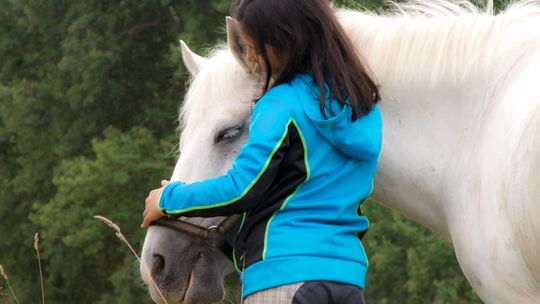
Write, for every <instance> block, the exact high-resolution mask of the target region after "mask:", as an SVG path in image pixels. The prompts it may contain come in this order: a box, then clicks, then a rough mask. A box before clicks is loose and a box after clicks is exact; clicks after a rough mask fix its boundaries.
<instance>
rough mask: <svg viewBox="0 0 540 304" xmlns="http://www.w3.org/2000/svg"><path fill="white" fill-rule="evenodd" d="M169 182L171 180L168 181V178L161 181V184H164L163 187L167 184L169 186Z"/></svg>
mask: <svg viewBox="0 0 540 304" xmlns="http://www.w3.org/2000/svg"><path fill="white" fill-rule="evenodd" d="M168 184H169V181H168V180H162V181H161V186H162V187H165V186H167V185H168Z"/></svg>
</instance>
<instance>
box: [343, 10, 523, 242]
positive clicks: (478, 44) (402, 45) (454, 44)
mask: <svg viewBox="0 0 540 304" xmlns="http://www.w3.org/2000/svg"><path fill="white" fill-rule="evenodd" d="M454 19H455V20H453V21H452V20H451V19H450V18H446V19H444V20H442V21H441V20H437V19H423V20H422V19H415V20H413V19H411V18H409V19H407V18H390V17H379V16H370V15H365V14H362V13H352V12H347V13H345V14H342V15H341V22H342V24H343V25H344V28H345V31H346V32H347V34H348V35H349V37H350V38H351V39H352V41H353V44H355V46H356V47H357V48H358V49H359V51H360V53H361V54H362V55H363V57H364V59H365V62H366V63H367V64H368V66H369V67H370V68H371V70H372V72H373V74H374V76H375V78H376V79H377V80H378V82H379V84H380V86H381V95H382V102H381V106H380V107H381V110H382V114H383V119H384V138H383V147H384V148H383V152H382V154H381V159H380V162H379V170H378V173H377V176H376V180H375V192H374V198H375V199H376V200H378V201H380V202H381V203H383V204H385V205H387V206H388V207H390V208H392V209H394V210H397V211H400V212H401V213H403V214H405V215H407V216H408V217H410V218H412V219H414V220H415V221H417V222H419V223H421V224H423V225H425V226H427V227H429V228H431V229H432V230H434V231H436V232H438V233H440V234H442V235H443V236H447V237H448V236H449V232H448V228H447V225H446V222H447V221H446V215H445V206H444V204H447V203H448V197H451V196H452V195H451V194H450V195H449V194H448V193H444V192H443V189H448V187H444V185H445V183H447V182H448V181H447V179H448V175H449V171H450V170H452V166H454V165H455V163H456V158H457V156H458V155H461V156H463V155H462V153H463V152H462V151H463V149H467V147H464V146H463V145H464V142H470V140H469V139H470V138H475V137H478V134H479V132H482V130H481V128H479V126H481V125H482V121H481V120H482V119H484V116H485V113H487V112H489V108H490V107H492V106H493V104H494V103H496V100H497V94H498V93H499V92H498V91H499V89H497V87H503V84H504V82H505V81H506V79H505V78H504V77H501V76H497V75H506V74H507V73H505V70H506V69H510V68H509V67H511V66H512V65H514V64H515V62H517V60H519V58H520V56H521V55H522V54H520V53H519V50H512V49H504V48H505V46H504V45H502V43H501V42H497V41H496V40H497V39H498V38H501V37H505V39H506V38H508V36H510V34H509V32H508V33H504V31H503V25H504V24H505V23H504V22H501V21H497V20H495V18H494V17H493V16H474V17H473V16H469V17H467V18H461V19H459V20H458V19H457V18H454ZM475 27H476V29H475V30H476V31H479V32H480V33H458V32H456V30H458V31H465V30H468V31H469V32H471V29H472V28H475ZM437 28H438V29H437ZM482 31H483V32H482ZM437 32H438V33H437ZM441 38H442V39H441ZM474 38H479V39H480V38H481V40H482V41H476V40H475V39H474ZM423 39H424V40H423ZM437 39H439V40H441V41H442V40H443V39H445V42H444V43H442V42H441V43H439V42H438V41H437ZM506 41H508V40H506ZM411 44H414V45H411ZM482 44H483V45H482ZM510 44H511V43H510ZM443 48H445V49H443ZM452 48H455V49H452ZM497 48H499V49H498V50H497V52H495V51H493V50H494V49H497ZM462 49H463V51H461V50H462ZM508 54H512V55H513V57H510V58H508V57H507V58H505V61H504V62H505V64H502V65H501V64H500V62H501V61H497V60H496V59H497V58H498V57H499V56H506V55H508ZM503 58H504V57H503ZM512 58H516V59H515V61H513V60H512ZM490 62H491V64H490ZM496 62H497V64H495V63H496ZM470 151H471V150H469V153H470Z"/></svg>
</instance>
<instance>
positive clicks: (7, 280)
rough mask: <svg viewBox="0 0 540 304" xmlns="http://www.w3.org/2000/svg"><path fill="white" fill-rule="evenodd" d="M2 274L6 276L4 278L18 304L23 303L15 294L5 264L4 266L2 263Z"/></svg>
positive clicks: (0, 269)
mask: <svg viewBox="0 0 540 304" xmlns="http://www.w3.org/2000/svg"><path fill="white" fill-rule="evenodd" d="M0 274H1V275H2V277H4V280H6V284H7V286H8V288H9V291H11V294H12V295H13V298H14V299H15V302H16V303H17V304H21V303H20V302H19V299H18V298H17V295H15V292H14V291H13V288H11V284H9V277H8V275H7V273H6V271H5V270H4V266H2V264H0Z"/></svg>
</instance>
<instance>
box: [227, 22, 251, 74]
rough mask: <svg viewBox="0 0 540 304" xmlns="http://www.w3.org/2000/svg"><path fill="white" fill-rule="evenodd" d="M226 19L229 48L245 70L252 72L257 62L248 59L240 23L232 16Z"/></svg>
mask: <svg viewBox="0 0 540 304" xmlns="http://www.w3.org/2000/svg"><path fill="white" fill-rule="evenodd" d="M225 20H226V22H227V44H228V45H229V50H230V51H231V53H232V54H233V55H234V58H235V59H236V61H238V63H240V65H241V66H242V67H243V68H244V70H246V72H247V73H249V74H252V73H253V72H254V71H255V64H254V63H250V62H248V61H247V60H246V45H245V44H244V41H243V40H242V37H240V23H239V22H238V21H237V20H236V19H234V18H232V17H227V18H225Z"/></svg>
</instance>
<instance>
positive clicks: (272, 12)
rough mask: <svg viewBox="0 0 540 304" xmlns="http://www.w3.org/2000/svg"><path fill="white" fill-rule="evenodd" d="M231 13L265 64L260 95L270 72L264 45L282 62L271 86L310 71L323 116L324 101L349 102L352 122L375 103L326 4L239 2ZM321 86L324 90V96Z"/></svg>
mask: <svg viewBox="0 0 540 304" xmlns="http://www.w3.org/2000/svg"><path fill="white" fill-rule="evenodd" d="M231 9H232V13H233V15H235V17H236V18H237V19H238V21H239V22H240V24H241V26H242V28H243V30H244V31H245V32H246V34H248V35H249V36H250V37H252V38H253V40H254V41H255V48H256V51H257V52H258V53H259V54H260V55H261V56H262V58H263V59H264V61H265V64H266V71H267V73H266V85H265V88H264V92H266V91H267V90H268V89H269V85H270V77H271V75H272V73H273V71H272V70H271V66H270V63H269V60H268V54H267V52H266V48H265V44H268V45H270V46H272V47H273V48H274V49H275V50H276V51H277V52H278V53H280V54H285V58H286V63H285V65H284V68H283V70H282V71H281V72H280V73H279V76H277V79H274V83H273V86H276V85H279V84H282V83H287V82H290V81H291V80H292V79H293V78H294V76H295V75H297V74H299V73H305V72H308V71H311V73H312V74H313V77H314V80H315V82H316V83H317V85H318V87H319V89H320V96H319V103H320V109H321V113H322V115H323V116H324V117H326V114H325V112H324V103H325V99H326V98H327V97H328V96H330V97H331V98H333V99H336V100H337V101H338V102H339V103H340V104H342V105H344V104H347V103H349V104H350V105H351V106H352V108H353V115H352V117H351V120H353V121H354V120H356V119H357V118H359V117H361V116H362V115H363V114H367V113H369V112H370V111H371V110H372V108H373V105H374V104H376V103H378V102H379V100H380V94H379V89H378V87H377V85H376V84H375V81H374V80H373V79H371V77H370V76H369V74H368V72H367V68H366V67H364V65H363V64H362V62H361V60H360V58H359V55H358V54H357V53H356V50H355V48H354V47H353V45H352V43H351V41H350V40H349V38H348V37H347V36H346V35H345V32H344V31H343V29H342V28H341V26H340V25H339V23H338V21H337V18H336V16H335V13H334V11H333V9H332V8H331V7H330V4H329V2H328V1H327V0H240V1H237V3H236V4H233V6H232V7H231ZM274 72H275V71H274ZM325 84H326V85H327V86H328V88H329V89H330V92H329V95H327V94H328V92H327V91H326V87H325ZM263 94H264V93H263Z"/></svg>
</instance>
